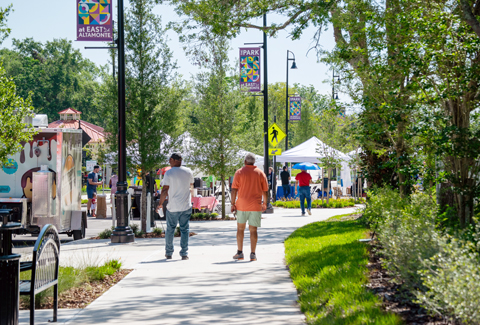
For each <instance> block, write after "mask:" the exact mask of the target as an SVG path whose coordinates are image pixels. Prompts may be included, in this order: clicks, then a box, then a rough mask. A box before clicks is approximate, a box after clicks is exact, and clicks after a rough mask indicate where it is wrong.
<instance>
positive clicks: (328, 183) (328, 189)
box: [327, 168, 331, 205]
mask: <svg viewBox="0 0 480 325" xmlns="http://www.w3.org/2000/svg"><path fill="white" fill-rule="evenodd" d="M330 170H331V169H330V168H328V171H327V178H328V181H327V205H328V202H329V199H330Z"/></svg>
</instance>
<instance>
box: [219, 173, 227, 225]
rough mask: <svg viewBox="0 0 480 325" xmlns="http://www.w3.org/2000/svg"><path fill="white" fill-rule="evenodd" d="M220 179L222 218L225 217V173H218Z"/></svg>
mask: <svg viewBox="0 0 480 325" xmlns="http://www.w3.org/2000/svg"><path fill="white" fill-rule="evenodd" d="M220 179H221V181H222V219H225V217H226V215H227V214H226V213H225V175H224V174H220Z"/></svg>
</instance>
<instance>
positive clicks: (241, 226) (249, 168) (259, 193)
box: [232, 153, 268, 261]
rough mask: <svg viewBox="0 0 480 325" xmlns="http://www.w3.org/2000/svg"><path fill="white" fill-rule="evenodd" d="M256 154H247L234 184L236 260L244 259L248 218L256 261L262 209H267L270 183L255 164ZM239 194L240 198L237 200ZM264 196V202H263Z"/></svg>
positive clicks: (251, 246)
mask: <svg viewBox="0 0 480 325" xmlns="http://www.w3.org/2000/svg"><path fill="white" fill-rule="evenodd" d="M254 163H255V155H254V154H252V153H248V154H247V155H246V156H245V166H244V167H242V168H240V169H239V170H237V172H236V173H235V177H234V178H233V184H232V212H235V211H237V246H238V251H237V254H235V256H233V259H234V260H243V259H244V257H243V237H244V235H245V227H246V223H247V220H248V228H249V230H250V248H251V252H250V261H256V260H257V255H256V254H255V249H256V247H257V240H258V234H257V228H258V227H261V221H262V211H265V210H266V209H267V193H268V184H267V177H266V176H265V173H264V172H263V171H261V170H260V169H259V168H257V167H256V166H254V165H253V164H254ZM237 194H238V200H237ZM262 197H263V202H262Z"/></svg>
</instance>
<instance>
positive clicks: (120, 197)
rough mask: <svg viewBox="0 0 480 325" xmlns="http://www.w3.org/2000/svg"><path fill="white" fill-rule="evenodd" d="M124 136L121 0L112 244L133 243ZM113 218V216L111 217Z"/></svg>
mask: <svg viewBox="0 0 480 325" xmlns="http://www.w3.org/2000/svg"><path fill="white" fill-rule="evenodd" d="M126 143H127V141H126V135H125V26H124V14H123V0H118V183H117V192H116V193H115V199H116V201H117V202H116V204H115V207H116V211H115V212H116V217H117V227H116V228H115V230H114V231H113V234H112V243H132V242H134V241H135V236H134V235H133V231H132V229H130V227H129V226H128V201H127V200H128V193H127V188H128V182H127V148H126ZM112 217H113V216H112Z"/></svg>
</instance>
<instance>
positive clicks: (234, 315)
mask: <svg viewBox="0 0 480 325" xmlns="http://www.w3.org/2000/svg"><path fill="white" fill-rule="evenodd" d="M353 211H354V209H318V210H314V211H313V215H312V216H306V217H301V216H300V215H299V210H286V209H275V213H274V214H273V215H265V217H266V218H265V219H263V220H262V228H260V229H259V243H258V247H257V257H258V261H256V262H250V261H247V260H245V261H241V262H236V261H233V260H232V256H233V255H234V253H235V252H236V239H235V234H236V222H235V221H204V222H191V223H190V230H191V231H194V232H196V233H198V235H197V236H194V237H191V238H190V249H189V256H190V260H188V261H182V260H181V259H180V256H179V255H178V251H179V239H178V238H176V239H175V249H176V251H175V253H174V258H173V259H172V260H169V261H167V260H166V259H165V257H164V255H165V251H164V239H143V240H137V241H136V243H135V244H127V245H112V244H110V243H109V241H92V240H81V241H76V242H72V243H69V244H67V245H63V246H62V253H61V262H62V264H63V265H87V264H96V263H101V262H103V261H104V260H105V259H108V258H121V261H122V263H123V265H124V267H126V268H133V269H134V270H133V271H132V272H131V273H130V274H129V275H128V276H127V277H126V278H125V279H123V280H122V281H121V282H120V283H118V284H117V285H115V286H114V287H112V288H111V289H110V290H109V291H107V292H106V293H105V294H104V295H103V296H102V297H100V298H99V299H97V300H96V301H94V302H93V303H92V304H90V305H89V306H88V307H87V308H85V309H84V310H60V313H59V316H60V317H59V318H60V319H59V323H60V324H64V323H65V324H168V325H177V324H178V325H184V324H249V325H250V324H263V325H265V324H269V325H270V324H303V323H304V316H303V315H302V313H301V312H300V309H299V308H298V306H297V304H296V300H297V294H296V290H295V287H294V285H293V283H292V282H291V280H290V277H289V274H288V271H287V269H286V267H285V264H284V245H283V241H284V239H285V238H286V237H288V235H289V234H290V233H292V231H294V230H295V229H296V228H298V227H301V226H303V225H305V224H307V223H310V222H313V221H320V220H325V219H327V218H329V217H331V216H334V215H338V214H344V213H350V212H353ZM244 251H245V252H246V253H247V254H249V252H250V246H249V236H248V235H246V236H245V249H244ZM49 318H51V312H50V311H38V312H37V317H36V324H47V323H46V321H47V320H48V319H49ZM27 323H28V314H27V312H26V311H22V312H21V324H27Z"/></svg>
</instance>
